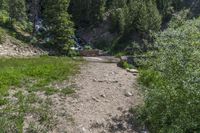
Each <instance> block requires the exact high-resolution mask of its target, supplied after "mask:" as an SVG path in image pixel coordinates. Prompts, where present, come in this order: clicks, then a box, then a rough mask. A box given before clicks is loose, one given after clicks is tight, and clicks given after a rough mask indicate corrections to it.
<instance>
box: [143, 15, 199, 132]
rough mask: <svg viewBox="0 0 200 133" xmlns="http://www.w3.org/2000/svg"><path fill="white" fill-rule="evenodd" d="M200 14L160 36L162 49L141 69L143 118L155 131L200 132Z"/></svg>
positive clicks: (158, 41) (157, 38)
mask: <svg viewBox="0 0 200 133" xmlns="http://www.w3.org/2000/svg"><path fill="white" fill-rule="evenodd" d="M199 38H200V18H199V19H197V20H190V21H186V22H185V23H184V24H183V25H182V26H181V27H179V28H176V29H174V28H169V29H167V30H166V31H164V32H162V33H160V34H158V35H157V36H156V43H155V45H157V46H158V47H159V51H157V52H154V53H153V55H154V56H156V58H155V59H152V60H151V61H150V62H148V63H147V65H148V66H146V67H145V69H143V70H141V73H140V81H141V84H142V85H143V86H144V88H145V105H144V107H143V108H142V113H141V119H142V120H144V122H145V124H146V125H147V127H148V129H149V130H150V131H151V132H153V133H158V132H159V133H175V132H177V133H194V132H200V113H199V112H200V40H199Z"/></svg>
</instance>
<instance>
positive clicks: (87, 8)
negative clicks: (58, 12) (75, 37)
mask: <svg viewBox="0 0 200 133" xmlns="http://www.w3.org/2000/svg"><path fill="white" fill-rule="evenodd" d="M104 10H105V0H72V1H71V2H70V8H69V11H70V13H71V14H72V16H73V20H74V21H75V24H76V26H78V27H87V26H91V25H95V24H97V23H99V22H100V21H101V20H102V16H103V13H104Z"/></svg>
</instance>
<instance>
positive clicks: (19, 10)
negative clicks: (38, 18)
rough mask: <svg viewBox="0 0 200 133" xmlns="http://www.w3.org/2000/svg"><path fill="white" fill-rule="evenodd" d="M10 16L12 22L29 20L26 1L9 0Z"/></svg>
mask: <svg viewBox="0 0 200 133" xmlns="http://www.w3.org/2000/svg"><path fill="white" fill-rule="evenodd" d="M9 14H10V17H11V19H12V20H17V21H22V20H25V19H26V18H27V14H26V4H25V0H9Z"/></svg>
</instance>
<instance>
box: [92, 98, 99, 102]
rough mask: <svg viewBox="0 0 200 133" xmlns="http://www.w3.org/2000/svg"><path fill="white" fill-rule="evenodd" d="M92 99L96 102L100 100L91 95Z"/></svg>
mask: <svg viewBox="0 0 200 133" xmlns="http://www.w3.org/2000/svg"><path fill="white" fill-rule="evenodd" d="M92 99H93V100H94V101H96V102H100V100H99V99H97V98H96V97H92Z"/></svg>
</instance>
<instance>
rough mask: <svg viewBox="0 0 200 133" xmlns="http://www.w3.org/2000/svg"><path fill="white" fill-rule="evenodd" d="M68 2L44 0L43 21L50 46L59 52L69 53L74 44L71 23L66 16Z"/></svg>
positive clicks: (69, 17) (66, 0)
mask: <svg viewBox="0 0 200 133" xmlns="http://www.w3.org/2000/svg"><path fill="white" fill-rule="evenodd" d="M68 5H69V0H44V5H43V8H44V11H43V20H44V26H45V27H46V29H47V32H46V33H47V34H46V35H48V37H50V40H51V44H53V46H55V47H57V48H58V49H59V50H60V51H61V52H69V50H70V47H71V46H72V45H73V44H74V41H73V40H72V39H71V38H72V36H73V35H74V29H73V26H74V24H73V22H72V21H71V16H70V15H69V14H68V12H67V10H68Z"/></svg>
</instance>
